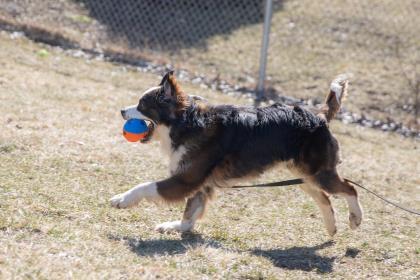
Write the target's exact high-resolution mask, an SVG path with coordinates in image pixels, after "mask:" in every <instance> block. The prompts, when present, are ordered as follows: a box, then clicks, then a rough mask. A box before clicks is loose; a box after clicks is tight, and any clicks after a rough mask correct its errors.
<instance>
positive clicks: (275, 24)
mask: <svg viewBox="0 0 420 280" xmlns="http://www.w3.org/2000/svg"><path fill="white" fill-rule="evenodd" d="M83 2H84V1H73V0H65V1H54V0H48V1H47V0H33V1H29V2H28V1H26V0H13V1H9V2H7V1H6V2H4V3H0V16H2V15H3V16H5V17H9V18H10V17H11V16H13V15H14V17H15V18H16V19H17V20H18V21H19V22H21V23H23V24H28V25H33V26H36V27H37V28H38V29H40V30H44V29H47V30H48V29H49V30H51V32H53V33H59V34H63V35H65V36H64V38H71V39H75V40H76V41H78V42H79V43H80V45H81V46H83V47H86V48H93V47H95V46H96V45H97V43H98V42H100V46H101V47H102V48H105V49H110V50H123V52H126V50H124V49H126V48H127V45H129V43H127V42H124V36H122V37H121V38H116V36H114V35H112V34H107V33H106V30H108V26H106V25H103V23H101V20H100V19H97V18H94V17H92V15H91V14H90V13H89V10H88V9H86V8H85V7H84V5H82V3H83ZM275 2H276V3H277V5H281V8H279V9H276V10H275V13H274V15H273V20H272V28H271V30H272V32H271V38H270V40H271V41H270V55H269V59H268V69H267V71H268V78H269V81H268V86H270V87H274V88H276V89H277V90H278V91H279V92H280V93H282V94H285V95H289V96H293V97H297V98H308V97H312V96H315V95H319V94H321V92H324V91H325V88H326V87H327V85H328V82H327V81H328V80H330V79H331V78H332V77H333V76H335V75H337V74H338V73H342V72H351V73H353V74H354V76H355V82H354V83H353V85H352V88H353V98H351V99H350V100H348V102H347V108H348V109H350V110H351V111H354V112H357V113H359V114H365V115H366V116H368V117H371V118H377V119H381V120H387V119H388V118H391V119H392V120H395V121H399V122H403V123H404V124H405V125H409V124H411V127H412V128H415V127H417V129H418V122H420V120H415V119H413V116H414V114H413V111H414V110H413V108H411V109H410V107H406V108H405V109H404V106H410V105H413V104H414V102H415V101H414V98H415V96H414V94H413V93H412V92H411V90H410V88H409V86H408V83H407V80H406V79H405V78H404V75H403V74H402V69H401V66H402V67H404V68H405V69H406V70H407V71H408V72H410V75H411V74H412V73H413V72H416V71H417V73H418V71H419V69H418V65H420V64H419V63H420V49H419V45H420V35H419V34H420V33H419V32H418V26H419V25H420V17H418V16H417V14H416V11H418V10H419V8H420V7H419V3H418V1H417V0H404V1H393V0H372V1H363V0H336V1H328V0H323V1H321V0H319V1H311V0H299V1H297V0H289V1H275ZM278 3H281V4H278ZM104 6H106V5H104ZM97 8H98V9H99V10H100V9H101V6H100V4H97ZM102 8H103V7H102ZM126 12H127V13H128V11H126ZM137 13H140V15H141V11H140V12H139V11H137ZM114 24H115V25H117V24H118V22H115V23H114ZM210 24H211V23H210ZM154 28H157V29H156V30H155V32H156V33H162V32H163V30H159V28H165V26H164V25H163V26H160V27H159V26H156V27H154ZM111 29H112V28H111ZM261 31H262V25H261V23H258V24H250V25H246V26H243V27H241V28H237V29H234V30H232V32H231V33H229V34H228V36H226V34H218V35H214V36H212V37H209V38H206V40H205V48H203V47H185V48H181V49H170V50H167V51H159V52H156V50H154V49H153V47H152V49H150V48H147V47H143V48H140V49H137V50H135V51H138V52H139V53H140V54H141V55H142V56H144V57H149V58H150V59H152V60H155V61H159V62H161V63H162V62H163V63H166V62H171V63H173V64H174V65H175V66H176V67H179V66H182V67H185V68H187V69H189V70H191V71H193V72H197V73H204V74H206V75H207V76H212V75H213V76H216V75H218V74H220V76H221V77H222V78H225V79H228V80H230V81H233V82H235V83H241V84H245V85H247V86H250V87H253V86H255V78H256V77H257V70H258V59H259V48H260V43H261V40H260V36H261ZM186 32H187V31H186ZM203 32H205V30H203ZM397 40H399V41H400V42H401V53H402V57H401V58H400V59H398V58H397V56H396V53H395V47H396V45H395V42H396V41H397ZM116 45H118V46H116ZM133 45H134V46H135V44H133ZM157 47H161V46H157ZM415 61H417V69H415V67H414V66H413V65H415V64H416V62H415ZM400 62H401V63H400ZM247 77H248V78H251V79H248V78H247ZM416 123H417V125H416Z"/></svg>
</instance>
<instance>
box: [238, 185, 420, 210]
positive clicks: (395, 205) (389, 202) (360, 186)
mask: <svg viewBox="0 0 420 280" xmlns="http://www.w3.org/2000/svg"><path fill="white" fill-rule="evenodd" d="M344 181H346V182H348V183H349V184H352V185H354V186H357V187H359V188H361V189H364V190H365V191H367V192H368V193H370V194H373V195H374V196H376V197H377V198H379V199H381V200H383V201H385V202H386V203H388V204H391V205H392V206H394V207H397V208H399V209H401V210H403V211H406V212H408V213H411V214H414V215H418V216H420V212H419V211H417V210H414V209H410V208H407V207H404V206H402V205H400V204H398V203H395V202H392V201H390V200H389V199H387V198H385V197H383V196H381V195H379V194H377V193H375V192H373V191H371V190H369V189H368V188H366V187H364V186H362V185H360V184H358V183H356V182H354V181H352V180H350V179H347V178H344ZM303 183H305V182H304V181H303V179H291V180H284V181H278V182H272V183H265V184H255V185H246V186H233V187H232V189H244V188H257V187H260V188H269V187H286V186H293V185H301V184H303Z"/></svg>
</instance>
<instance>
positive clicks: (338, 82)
mask: <svg viewBox="0 0 420 280" xmlns="http://www.w3.org/2000/svg"><path fill="white" fill-rule="evenodd" d="M351 76H352V75H351V74H341V75H338V76H337V77H336V78H335V79H334V80H333V81H332V82H331V85H330V90H331V91H333V92H334V93H335V98H337V102H338V103H339V104H340V99H341V95H342V94H343V86H342V84H343V83H344V82H345V81H346V80H348V79H349V78H350V77H351Z"/></svg>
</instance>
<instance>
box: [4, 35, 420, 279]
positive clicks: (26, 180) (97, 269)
mask: <svg viewBox="0 0 420 280" xmlns="http://www.w3.org/2000/svg"><path fill="white" fill-rule="evenodd" d="M0 44H1V46H2V47H1V48H0V111H1V112H2V114H0V123H1V125H2V130H1V133H0V147H1V148H0V201H1V203H0V278H3V279H11V278H17V279H21V278H48V279H62V278H75V279H80V278H83V279H86V278H88V279H97V278H111V279H117V278H126V279H139V278H144V279H150V278H157V277H160V278H164V279H209V278H212V279H226V278H227V279H282V278H292V279H296V278H298V279H309V278H310V279H313V278H324V277H328V278H339V279H342V278H346V279H349V278H350V279H356V278H357V279H360V278H368V277H370V278H371V277H373V278H380V279H386V278H388V279H395V278H397V277H398V278H402V279H416V278H418V277H419V274H420V271H419V268H418V259H419V255H418V252H419V243H418V235H419V220H418V219H417V218H415V217H413V216H410V215H408V214H406V213H404V212H400V211H398V210H396V209H395V208H392V207H391V206H387V205H384V204H382V202H380V201H378V200H376V199H373V198H372V197H370V196H369V195H367V194H366V193H364V192H363V191H360V195H361V203H362V205H363V207H364V210H365V219H364V222H363V224H362V227H361V229H360V230H357V231H351V230H350V229H349V228H348V225H347V210H346V209H345V205H344V202H343V201H341V200H334V201H333V203H334V205H335V207H336V209H337V212H338V213H337V215H338V229H339V232H338V234H337V236H336V237H335V238H334V240H333V241H331V240H329V238H328V237H327V234H326V232H325V230H324V228H323V225H322V222H321V218H320V214H319V212H318V209H317V208H316V206H314V203H313V202H312V201H311V200H310V199H309V198H308V197H306V196H305V195H304V194H303V193H302V192H301V191H300V190H299V189H297V188H287V189H286V188H284V189H276V188H273V189H264V190H226V191H223V192H220V193H219V194H218V198H217V199H216V200H215V201H213V202H212V204H211V205H210V207H209V210H208V213H207V215H206V217H205V218H204V220H203V221H201V222H200V224H199V226H198V228H197V230H196V231H195V232H194V233H191V234H164V235H162V234H159V233H157V232H155V231H154V230H153V228H154V226H155V224H157V223H160V222H164V221H169V220H174V219H179V218H180V217H181V215H182V210H183V206H182V205H174V206H164V207H162V206H158V205H155V204H153V203H149V202H143V203H141V204H140V206H139V207H136V208H134V209H130V210H123V211H118V210H115V209H112V208H110V207H109V204H108V199H109V198H110V197H111V196H112V195H114V194H116V193H118V192H121V191H124V190H126V189H128V188H130V187H131V186H133V185H134V184H137V183H139V182H143V181H148V180H156V179H159V178H163V177H164V176H166V175H167V162H166V160H165V159H164V158H162V157H161V155H160V153H159V150H158V144H157V143H151V144H149V145H141V144H131V143H128V142H126V141H125V140H124V139H123V137H121V127H122V124H123V120H122V119H121V118H120V116H119V109H120V108H121V107H122V106H125V105H127V104H131V103H135V102H136V101H137V98H138V95H139V93H140V92H141V91H142V90H144V89H146V88H148V87H150V86H153V85H155V84H156V83H157V82H158V81H159V80H160V77H157V76H156V75H151V74H145V73H138V72H135V71H132V70H130V69H127V68H125V67H123V66H120V65H113V64H110V63H105V62H100V61H94V60H88V61H86V60H83V59H81V58H72V57H68V56H67V55H66V54H65V53H63V52H62V51H60V50H57V49H54V48H50V47H47V46H40V45H37V44H34V43H32V42H30V41H27V40H25V39H15V40H11V39H10V38H9V36H8V35H7V34H5V33H0ZM44 48H45V49H46V50H47V51H48V55H47V56H39V55H38V52H39V51H40V50H41V49H44ZM183 86H184V89H185V91H186V92H194V93H199V94H200V95H203V96H205V97H207V98H209V99H211V100H212V102H217V103H235V104H245V103H246V102H247V101H246V100H242V99H240V100H235V99H233V98H230V97H228V96H224V95H219V94H216V93H214V92H212V91H209V90H204V89H200V88H197V87H196V86H193V85H190V84H185V85H183ZM321 97H323V96H321ZM332 130H333V131H334V133H335V134H336V135H337V137H338V139H339V140H340V143H341V147H342V153H343V156H342V157H343V160H344V162H343V164H342V165H341V166H340V171H341V173H342V174H345V176H347V177H350V178H353V179H354V180H356V181H359V182H362V183H363V184H365V185H366V186H368V187H369V188H371V189H372V190H375V191H378V192H380V193H382V194H384V195H385V196H387V197H390V198H392V199H393V200H395V201H400V202H402V203H405V204H406V205H408V206H410V207H413V208H420V207H419V206H420V205H419V204H420V203H419V200H418V193H419V185H420V177H419V174H420V172H419V171H420V167H419V163H418V158H420V152H419V145H418V141H416V140H414V139H404V138H401V137H399V136H397V135H389V134H385V133H380V132H377V131H372V130H369V129H366V128H361V127H355V126H345V125H343V124H341V123H337V122H335V123H333V124H332ZM291 176H292V175H291V174H289V173H288V172H286V171H283V170H273V171H270V172H268V173H267V174H265V175H264V176H263V177H262V178H261V181H271V180H278V179H286V178H290V177H291Z"/></svg>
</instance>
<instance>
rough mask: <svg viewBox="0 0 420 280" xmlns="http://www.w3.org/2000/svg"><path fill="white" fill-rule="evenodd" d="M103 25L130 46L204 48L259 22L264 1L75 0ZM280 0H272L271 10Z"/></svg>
mask: <svg viewBox="0 0 420 280" xmlns="http://www.w3.org/2000/svg"><path fill="white" fill-rule="evenodd" d="M74 1H77V2H82V3H83V4H84V7H85V8H86V9H88V10H89V14H90V16H91V17H93V18H95V19H96V20H97V21H98V22H99V23H101V24H102V25H104V26H105V27H106V30H107V32H108V33H109V35H111V36H112V37H111V38H125V39H126V40H127V42H128V44H129V45H130V46H131V47H134V48H139V49H144V48H149V49H153V50H169V51H172V52H175V51H177V50H178V49H183V48H191V47H201V48H206V47H207V39H209V38H210V37H212V36H215V35H224V36H228V35H230V34H231V33H232V32H234V31H235V30H237V29H240V28H242V27H245V26H249V25H253V24H261V23H262V22H263V19H264V16H263V11H264V1H261V0H241V1H225V0H212V1H197V0H183V1H168V0H142V1H138V0H125V1H119V0H74ZM282 2H283V1H282V0H277V1H275V5H274V10H278V9H282V7H283V3H282Z"/></svg>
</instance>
